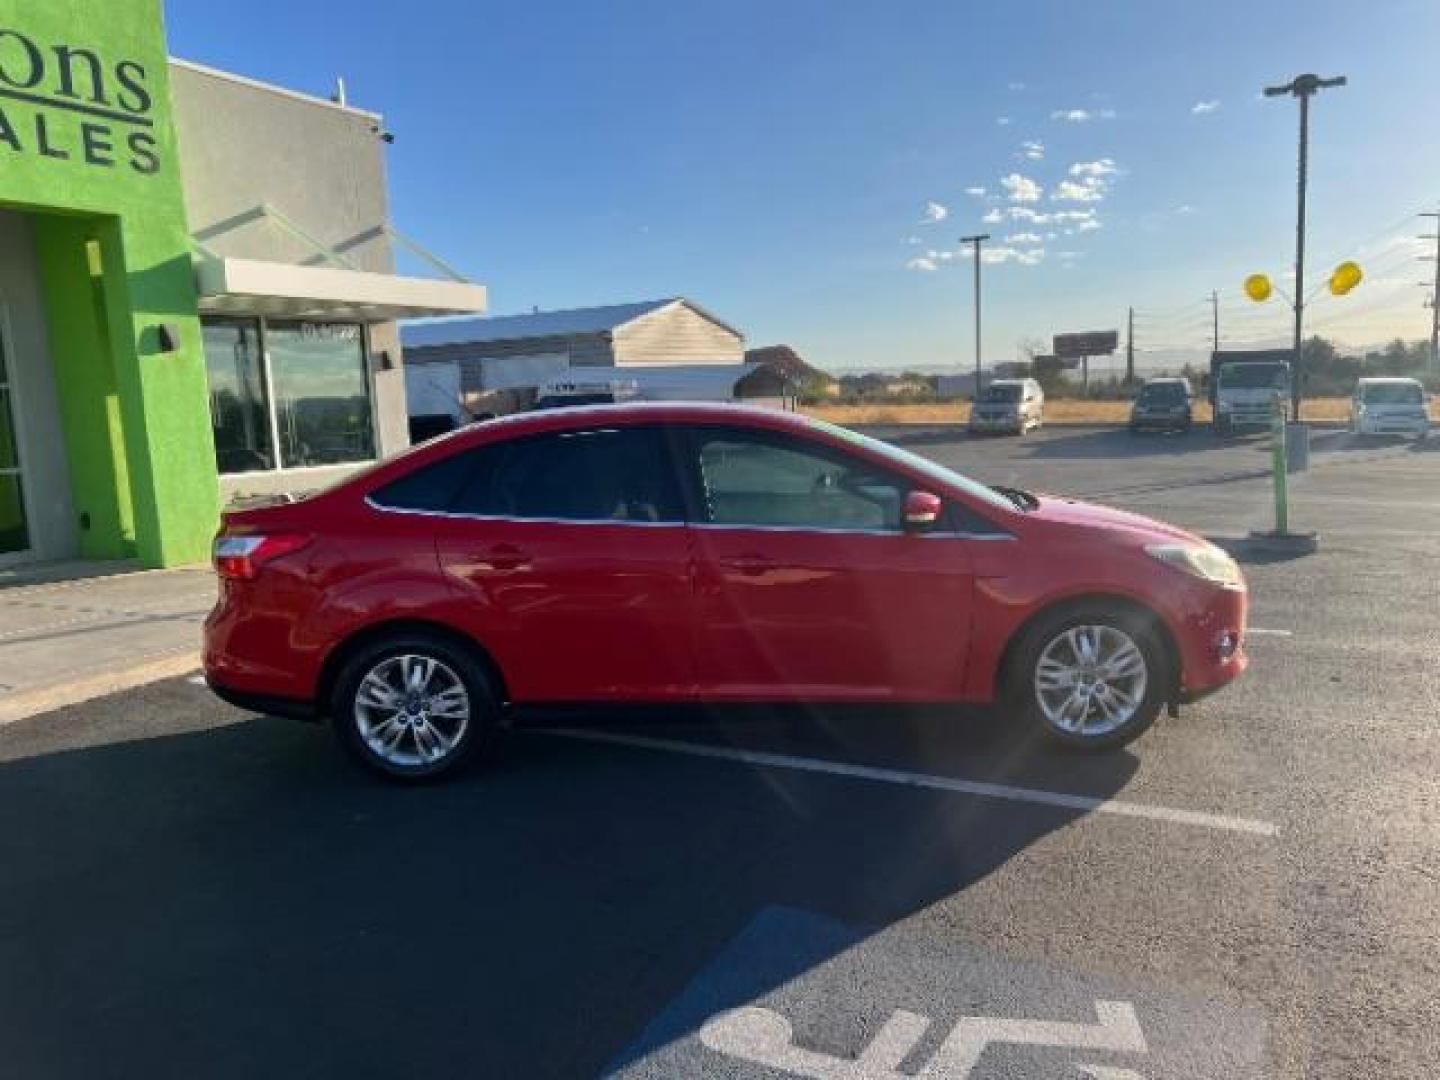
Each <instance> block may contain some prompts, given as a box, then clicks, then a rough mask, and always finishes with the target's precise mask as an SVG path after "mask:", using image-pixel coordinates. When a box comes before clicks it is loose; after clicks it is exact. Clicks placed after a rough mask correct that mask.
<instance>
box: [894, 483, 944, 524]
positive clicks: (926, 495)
mask: <svg viewBox="0 0 1440 1080" xmlns="http://www.w3.org/2000/svg"><path fill="white" fill-rule="evenodd" d="M941 506H942V504H941V502H940V496H938V495H932V494H931V493H930V492H928V491H912V492H910V494H908V495H906V496H905V511H904V514H903V518H902V520H903V523H904V525H905V531H906V532H907V533H924V532H929V531H930V530H931V529H933V528H934V527H935V523H936V522H937V521H939V520H940V510H941Z"/></svg>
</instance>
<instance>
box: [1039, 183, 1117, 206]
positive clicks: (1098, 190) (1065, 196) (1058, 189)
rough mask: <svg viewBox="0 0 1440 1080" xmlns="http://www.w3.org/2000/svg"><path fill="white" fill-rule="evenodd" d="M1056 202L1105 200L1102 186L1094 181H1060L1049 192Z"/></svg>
mask: <svg viewBox="0 0 1440 1080" xmlns="http://www.w3.org/2000/svg"><path fill="white" fill-rule="evenodd" d="M1050 198H1052V199H1054V200H1055V201H1056V202H1099V201H1100V200H1101V199H1103V198H1105V188H1104V186H1103V185H1102V184H1101V183H1100V182H1099V181H1096V180H1091V179H1086V180H1081V181H1080V182H1079V183H1076V182H1075V181H1074V180H1061V181H1060V183H1058V184H1056V185H1055V188H1054V190H1052V191H1051V192H1050Z"/></svg>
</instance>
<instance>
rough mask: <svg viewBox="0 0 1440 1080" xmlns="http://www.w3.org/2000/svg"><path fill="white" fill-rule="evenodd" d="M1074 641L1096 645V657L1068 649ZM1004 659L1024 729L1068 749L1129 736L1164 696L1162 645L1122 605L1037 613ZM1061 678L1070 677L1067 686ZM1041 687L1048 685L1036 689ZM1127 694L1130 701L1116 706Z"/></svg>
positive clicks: (1167, 678) (1167, 670)
mask: <svg viewBox="0 0 1440 1080" xmlns="http://www.w3.org/2000/svg"><path fill="white" fill-rule="evenodd" d="M1077 639H1078V640H1080V641H1082V642H1083V641H1085V640H1089V641H1090V642H1092V643H1094V644H1095V645H1096V646H1097V658H1096V661H1094V662H1093V663H1092V662H1087V660H1086V659H1085V658H1083V657H1082V656H1080V655H1078V654H1077V653H1076V652H1075V650H1074V646H1073V644H1072V642H1074V641H1075V640H1077ZM1082 651H1083V650H1082ZM1011 656H1012V660H1011V664H1010V669H1009V671H1008V673H1007V680H1006V682H1007V697H1008V699H1009V705H1010V707H1011V708H1012V710H1014V711H1015V712H1016V713H1018V715H1019V716H1020V717H1021V718H1022V721H1023V722H1024V724H1025V725H1026V727H1027V728H1028V729H1030V730H1032V731H1039V732H1041V733H1042V734H1044V735H1045V736H1046V737H1047V738H1049V739H1050V740H1051V741H1053V742H1055V743H1057V744H1059V745H1061V746H1064V747H1067V748H1070V749H1076V750H1110V749H1114V748H1115V747H1119V746H1124V745H1126V744H1127V743H1130V742H1132V741H1134V740H1135V739H1137V738H1139V737H1140V735H1141V734H1143V733H1144V732H1145V731H1146V730H1147V729H1148V728H1149V727H1150V725H1151V724H1153V723H1154V722H1155V718H1156V717H1157V716H1159V715H1160V710H1161V709H1162V708H1163V707H1164V705H1165V702H1166V700H1167V699H1168V698H1169V696H1170V687H1171V685H1172V677H1171V670H1172V664H1171V662H1170V660H1169V657H1168V655H1167V650H1166V648H1165V646H1164V645H1163V644H1162V642H1161V640H1160V639H1159V637H1158V636H1157V635H1156V632H1155V629H1154V626H1153V624H1152V622H1151V620H1150V619H1149V618H1148V617H1146V616H1145V615H1143V614H1142V613H1140V612H1136V611H1134V610H1131V609H1128V608H1123V607H1115V606H1111V605H1107V604H1103V603H1086V604H1077V605H1072V606H1069V607H1065V608H1060V609H1057V610H1055V611H1053V612H1051V613H1048V614H1045V615H1042V616H1041V617H1040V618H1039V619H1037V620H1036V621H1035V622H1034V623H1032V624H1031V625H1030V626H1029V627H1028V628H1027V629H1026V630H1025V631H1024V633H1023V635H1022V637H1021V638H1020V639H1019V641H1018V642H1017V643H1016V646H1015V648H1014V649H1013V651H1012V654H1011ZM1042 664H1043V665H1044V668H1043V670H1042ZM1107 664H1113V665H1115V666H1112V667H1109V668H1106V667H1105V665H1107ZM1082 672H1083V674H1082ZM1121 672H1125V673H1131V674H1125V675H1121V674H1120V673H1121ZM1134 673H1138V680H1137V678H1136V677H1135V674H1134ZM1066 676H1072V677H1074V678H1075V679H1076V680H1077V681H1076V682H1075V683H1072V684H1071V685H1069V686H1068V687H1067V686H1066V685H1065V677H1066ZM1079 681H1084V682H1086V683H1087V684H1088V687H1089V688H1088V689H1087V688H1085V687H1082V686H1080V685H1079V684H1078V683H1079ZM1046 685H1049V686H1050V687H1051V689H1048V690H1045V691H1043V692H1042V687H1044V686H1046ZM1096 687H1100V688H1101V689H1099V690H1097V689H1095V688H1096ZM1067 689H1068V691H1069V692H1068V693H1067V692H1066V691H1067ZM1126 699H1129V700H1131V701H1133V704H1132V705H1131V706H1130V707H1128V708H1123V707H1122V706H1121V704H1120V703H1121V702H1122V701H1124V700H1126ZM1082 708H1083V712H1082V711H1081V709H1082Z"/></svg>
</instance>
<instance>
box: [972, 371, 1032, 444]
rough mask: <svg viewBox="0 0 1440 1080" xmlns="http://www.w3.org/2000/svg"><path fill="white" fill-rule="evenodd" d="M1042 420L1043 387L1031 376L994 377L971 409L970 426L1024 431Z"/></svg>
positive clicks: (976, 428)
mask: <svg viewBox="0 0 1440 1080" xmlns="http://www.w3.org/2000/svg"><path fill="white" fill-rule="evenodd" d="M1044 422H1045V391H1044V390H1042V389H1040V384H1039V383H1038V382H1036V381H1035V380H1034V379H995V380H994V381H993V382H991V383H990V385H989V386H987V387H985V389H984V390H982V391H981V392H980V400H978V401H977V402H975V404H974V406H973V407H972V408H971V409H970V430H971V431H973V432H977V433H978V432H983V431H1008V432H1010V433H1011V434H1014V435H1024V434H1025V432H1027V431H1029V430H1030V429H1031V428H1038V427H1039V426H1040V425H1041V424H1043V423H1044Z"/></svg>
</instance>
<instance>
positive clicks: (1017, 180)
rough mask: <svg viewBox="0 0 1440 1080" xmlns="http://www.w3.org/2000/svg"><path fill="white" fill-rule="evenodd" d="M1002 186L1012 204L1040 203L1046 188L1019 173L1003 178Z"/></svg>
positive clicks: (1001, 180)
mask: <svg viewBox="0 0 1440 1080" xmlns="http://www.w3.org/2000/svg"><path fill="white" fill-rule="evenodd" d="M1000 186H1001V187H1003V188H1004V189H1005V194H1006V195H1007V196H1008V197H1009V199H1010V201H1011V202H1020V203H1028V202H1039V201H1040V196H1041V195H1043V194H1045V189H1044V188H1042V187H1041V186H1040V185H1039V184H1037V183H1036V182H1035V181H1034V180H1031V179H1030V178H1029V177H1028V176H1021V175H1020V174H1019V173H1011V174H1010V175H1009V176H1002V177H1001V178H1000Z"/></svg>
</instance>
